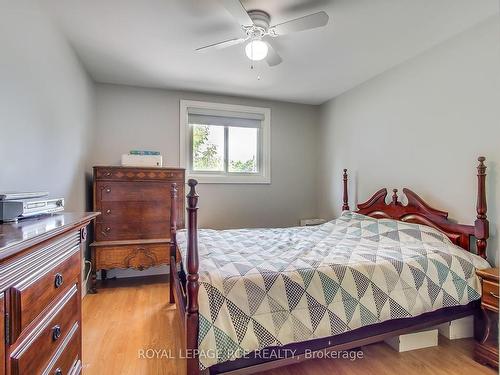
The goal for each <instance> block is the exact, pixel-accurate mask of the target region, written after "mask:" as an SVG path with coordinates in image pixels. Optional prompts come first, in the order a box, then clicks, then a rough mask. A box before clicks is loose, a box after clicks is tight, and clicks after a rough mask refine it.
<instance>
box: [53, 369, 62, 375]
mask: <svg viewBox="0 0 500 375" xmlns="http://www.w3.org/2000/svg"><path fill="white" fill-rule="evenodd" d="M62 373H63V372H62V370H61V369H60V368H56V371H54V375H62Z"/></svg>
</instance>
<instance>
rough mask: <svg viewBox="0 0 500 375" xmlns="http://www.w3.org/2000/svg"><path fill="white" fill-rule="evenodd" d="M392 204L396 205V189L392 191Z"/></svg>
mask: <svg viewBox="0 0 500 375" xmlns="http://www.w3.org/2000/svg"><path fill="white" fill-rule="evenodd" d="M392 193H393V194H392V204H398V189H392Z"/></svg>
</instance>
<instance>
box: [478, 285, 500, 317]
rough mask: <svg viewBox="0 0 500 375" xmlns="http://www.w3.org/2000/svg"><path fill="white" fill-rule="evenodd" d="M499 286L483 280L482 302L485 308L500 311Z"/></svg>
mask: <svg viewBox="0 0 500 375" xmlns="http://www.w3.org/2000/svg"><path fill="white" fill-rule="evenodd" d="M498 293H499V291H498V284H497V283H493V282H491V281H488V280H484V279H483V296H482V298H481V302H482V304H483V306H484V307H485V308H489V309H494V310H495V311H498V297H499V294H498Z"/></svg>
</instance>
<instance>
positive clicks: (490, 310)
mask: <svg viewBox="0 0 500 375" xmlns="http://www.w3.org/2000/svg"><path fill="white" fill-rule="evenodd" d="M476 273H477V275H478V276H479V278H480V279H481V288H482V295H481V312H482V314H481V316H477V319H478V322H477V323H478V324H477V326H480V328H481V331H482V332H481V333H480V335H479V341H478V342H477V343H476V349H475V353H474V356H475V358H476V361H478V362H480V363H483V364H488V365H490V366H493V367H496V368H498V306H499V298H500V293H499V279H500V276H499V269H498V267H496V268H488V269H485V270H478V271H476Z"/></svg>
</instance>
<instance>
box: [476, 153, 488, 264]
mask: <svg viewBox="0 0 500 375" xmlns="http://www.w3.org/2000/svg"><path fill="white" fill-rule="evenodd" d="M477 160H478V161H479V165H478V166H477V203H476V211H477V219H476V221H475V222H474V226H475V230H474V236H475V237H476V247H477V253H478V255H479V256H481V257H482V258H484V259H486V246H487V240H488V237H489V222H488V219H487V216H486V211H487V207H486V166H485V165H484V161H485V160H486V158H485V157H484V156H480V157H478V158H477Z"/></svg>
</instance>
